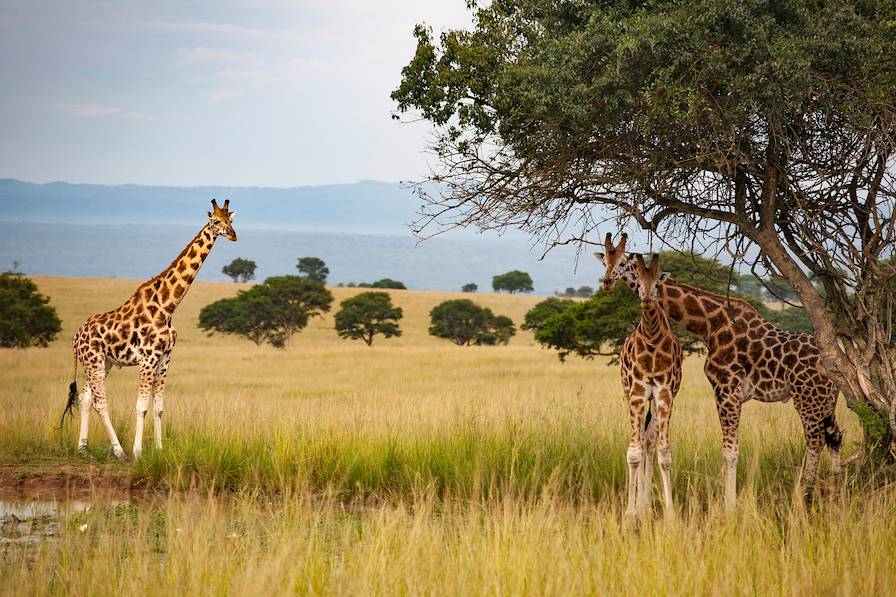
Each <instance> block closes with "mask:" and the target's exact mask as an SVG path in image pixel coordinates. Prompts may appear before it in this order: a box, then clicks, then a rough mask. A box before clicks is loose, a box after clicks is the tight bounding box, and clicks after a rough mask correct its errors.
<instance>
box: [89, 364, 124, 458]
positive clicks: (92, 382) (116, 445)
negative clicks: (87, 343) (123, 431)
mask: <svg viewBox="0 0 896 597" xmlns="http://www.w3.org/2000/svg"><path fill="white" fill-rule="evenodd" d="M108 371H109V365H108V364H107V363H95V364H92V365H88V366H87V367H86V371H85V374H86V377H87V385H88V387H89V389H90V392H91V394H92V396H93V409H94V410H95V411H96V412H97V414H98V415H99V416H100V419H101V420H102V421H103V427H105V428H106V433H107V434H108V435H109V440H110V441H111V442H112V452H113V453H114V454H115V456H116V457H117V458H118V459H119V460H126V459H127V456H126V455H125V453H124V449H123V448H122V447H121V443H120V442H119V441H118V436H117V435H116V434H115V428H114V427H113V426H112V419H111V418H109V406H108V404H107V403H106V373H107V372H108ZM82 420H83V415H82Z"/></svg>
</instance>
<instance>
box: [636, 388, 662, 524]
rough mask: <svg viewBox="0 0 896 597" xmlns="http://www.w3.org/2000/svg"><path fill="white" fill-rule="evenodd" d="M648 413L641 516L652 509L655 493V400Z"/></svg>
mask: <svg viewBox="0 0 896 597" xmlns="http://www.w3.org/2000/svg"><path fill="white" fill-rule="evenodd" d="M647 412H648V413H649V414H648V415H647V417H649V419H648V420H646V421H645V424H644V432H643V433H642V434H641V443H642V446H643V455H644V460H643V462H642V463H641V479H640V483H641V485H640V487H639V489H638V511H639V513H641V514H643V513H644V512H645V511H646V510H647V509H648V508H649V507H650V497H651V494H652V493H653V458H654V456H655V454H656V438H657V417H656V406H655V403H654V401H653V400H651V401H650V402H648V403H647ZM647 417H645V418H647Z"/></svg>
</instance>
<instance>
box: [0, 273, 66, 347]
mask: <svg viewBox="0 0 896 597" xmlns="http://www.w3.org/2000/svg"><path fill="white" fill-rule="evenodd" d="M61 330H62V322H61V321H59V316H58V315H57V314H56V309H54V308H53V306H52V305H50V299H49V298H47V297H46V296H44V295H42V294H41V293H40V292H38V291H37V286H35V284H34V282H32V281H31V280H30V279H28V278H26V277H25V276H23V275H21V274H16V273H12V272H6V273H3V274H0V347H3V348H27V347H29V346H46V345H47V344H49V343H50V342H52V341H53V339H54V338H55V337H56V335H57V334H58V333H59V332H60V331H61Z"/></svg>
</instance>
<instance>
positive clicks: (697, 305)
mask: <svg viewBox="0 0 896 597" xmlns="http://www.w3.org/2000/svg"><path fill="white" fill-rule="evenodd" d="M657 298H658V300H659V304H660V307H662V309H663V311H665V312H666V313H667V314H668V315H669V318H670V319H672V320H673V321H677V322H678V323H680V324H681V325H683V326H684V328H685V329H686V330H688V331H689V332H691V333H692V334H694V335H695V336H698V337H699V338H700V339H701V340H704V341H705V340H707V339H708V338H709V336H710V335H711V334H712V333H713V332H715V331H718V330H719V329H722V328H724V327H726V326H727V325H730V324H731V323H732V322H734V321H736V320H743V319H746V320H752V319H756V318H759V319H760V320H761V319H762V318H761V316H760V315H759V314H758V312H757V311H756V309H755V308H754V307H753V306H752V305H749V304H748V303H745V302H744V301H741V300H739V299H733V298H729V297H726V296H723V295H721V294H716V293H714V292H709V291H706V290H701V289H699V288H694V287H693V286H688V285H687V284H679V283H678V282H676V281H675V280H672V279H668V280H666V281H665V282H663V284H662V285H661V286H660V288H659V292H658V293H657Z"/></svg>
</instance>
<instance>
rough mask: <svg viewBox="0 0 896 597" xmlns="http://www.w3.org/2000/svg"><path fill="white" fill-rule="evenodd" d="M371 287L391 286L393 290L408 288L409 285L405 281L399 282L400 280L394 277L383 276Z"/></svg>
mask: <svg viewBox="0 0 896 597" xmlns="http://www.w3.org/2000/svg"><path fill="white" fill-rule="evenodd" d="M369 287H370V288H389V289H392V290H407V286H405V285H404V283H402V282H399V281H398V280H393V279H392V278H382V279H380V280H377V281H376V282H374V283H373V284H370V285H369Z"/></svg>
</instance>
